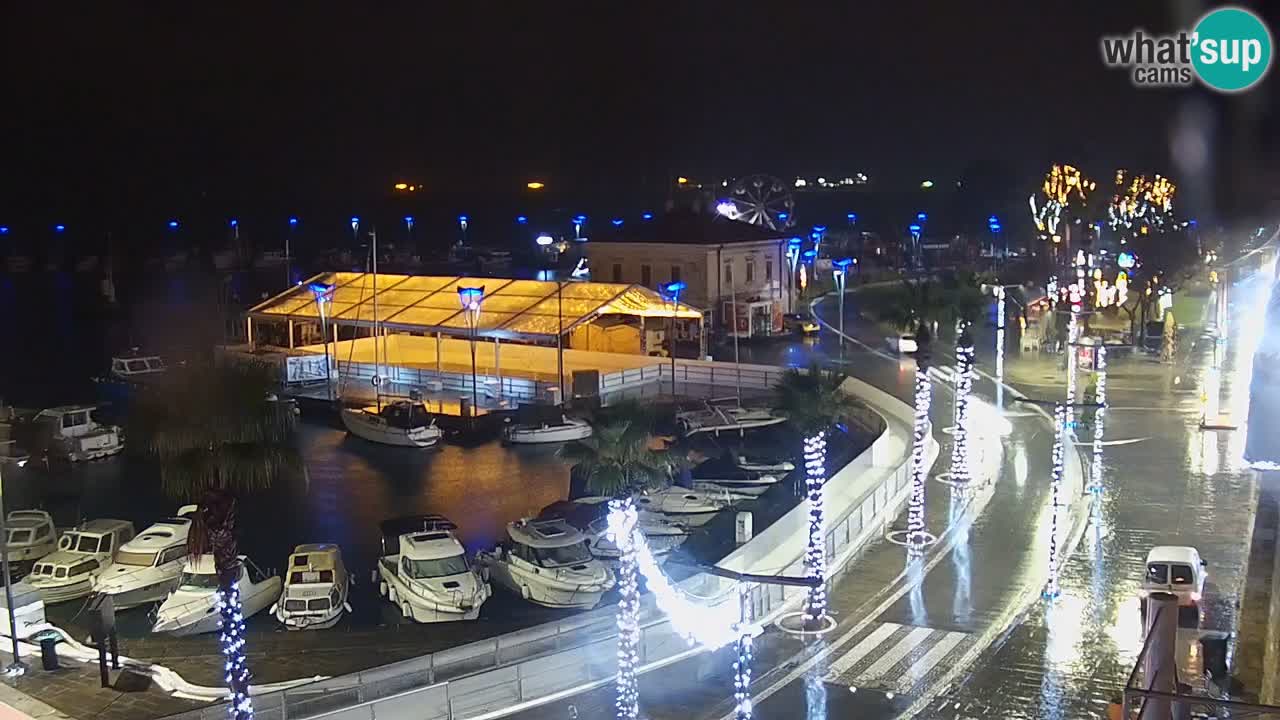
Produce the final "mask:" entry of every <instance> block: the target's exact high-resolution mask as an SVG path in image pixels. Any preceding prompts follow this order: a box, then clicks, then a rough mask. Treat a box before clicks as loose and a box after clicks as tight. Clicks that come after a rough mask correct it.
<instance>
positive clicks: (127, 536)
mask: <svg viewBox="0 0 1280 720" xmlns="http://www.w3.org/2000/svg"><path fill="white" fill-rule="evenodd" d="M132 539H133V523H131V522H128V521H127V520H90V521H89V522H87V523H84V524H83V525H80V526H78V527H76V528H75V529H74V530H68V531H67V532H64V533H62V537H60V538H58V549H57V550H56V551H55V552H53V553H51V554H49V555H46V556H44V557H43V558H41V559H40V561H39V562H37V563H36V564H35V566H34V567H32V568H31V574H30V575H29V576H28V577H27V579H28V581H29V582H30V583H31V587H33V588H35V589H37V590H39V591H40V596H41V597H42V598H44V601H45V603H55V602H63V601H65V600H74V599H76V598H81V597H84V596H85V595H88V594H89V593H91V592H93V585H94V579H95V578H97V577H98V576H99V575H101V574H102V573H103V572H105V571H106V570H107V569H109V568H110V567H111V565H112V563H113V562H114V560H115V556H116V552H117V551H118V550H119V549H120V546H122V545H124V544H125V543H127V542H129V541H130V540H132Z"/></svg>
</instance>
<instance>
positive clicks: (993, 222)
mask: <svg viewBox="0 0 1280 720" xmlns="http://www.w3.org/2000/svg"><path fill="white" fill-rule="evenodd" d="M987 224H988V225H999V224H1000V218H998V217H996V216H995V215H992V216H991V217H989V218H987Z"/></svg>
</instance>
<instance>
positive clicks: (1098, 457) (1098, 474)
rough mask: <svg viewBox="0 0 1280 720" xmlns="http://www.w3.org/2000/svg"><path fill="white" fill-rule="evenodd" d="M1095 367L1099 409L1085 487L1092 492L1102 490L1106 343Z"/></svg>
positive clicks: (1094, 415) (1105, 404) (1095, 397)
mask: <svg viewBox="0 0 1280 720" xmlns="http://www.w3.org/2000/svg"><path fill="white" fill-rule="evenodd" d="M1094 369H1095V370H1096V371H1097V379H1096V382H1097V384H1096V386H1095V388H1094V391H1093V401H1094V402H1095V403H1097V404H1098V409H1097V410H1095V411H1094V413H1093V462H1092V463H1091V467H1090V470H1089V487H1087V488H1085V489H1086V490H1088V491H1089V492H1092V493H1100V492H1102V433H1103V426H1104V425H1105V424H1106V416H1107V347H1106V346H1105V345H1101V344H1099V345H1098V356H1097V359H1096V360H1095V361H1094Z"/></svg>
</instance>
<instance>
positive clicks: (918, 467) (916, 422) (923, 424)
mask: <svg viewBox="0 0 1280 720" xmlns="http://www.w3.org/2000/svg"><path fill="white" fill-rule="evenodd" d="M932 400H933V387H932V386H931V385H930V383H929V372H928V368H927V367H926V365H925V363H924V362H923V361H921V360H919V359H918V360H917V362H916V377H915V417H914V418H913V423H912V429H911V440H912V442H911V499H910V500H909V501H908V503H907V536H906V541H907V545H909V546H911V545H927V544H928V543H930V542H932V540H933V536H932V535H930V534H929V532H928V531H926V530H925V522H924V502H925V487H924V486H925V482H924V481H925V476H926V474H927V473H928V471H929V468H928V467H926V466H925V441H926V439H927V438H928V433H929V405H930V403H931V402H932Z"/></svg>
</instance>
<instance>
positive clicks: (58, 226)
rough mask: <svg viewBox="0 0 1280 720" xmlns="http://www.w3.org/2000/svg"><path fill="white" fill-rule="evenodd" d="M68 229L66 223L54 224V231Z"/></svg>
mask: <svg viewBox="0 0 1280 720" xmlns="http://www.w3.org/2000/svg"><path fill="white" fill-rule="evenodd" d="M66 229H67V226H66V225H61V224H59V225H54V226H53V231H54V232H63V231H64V230H66Z"/></svg>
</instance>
